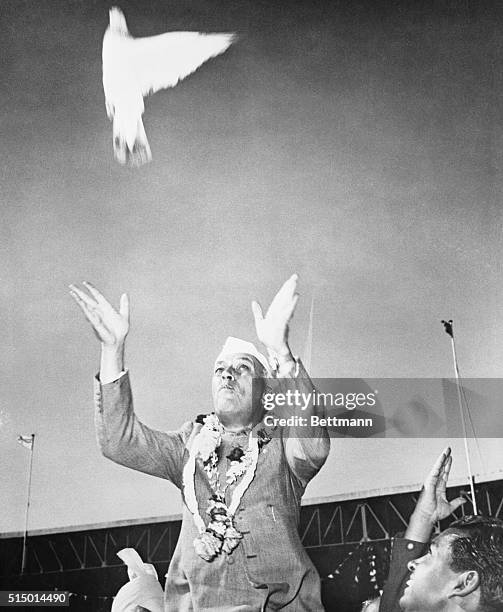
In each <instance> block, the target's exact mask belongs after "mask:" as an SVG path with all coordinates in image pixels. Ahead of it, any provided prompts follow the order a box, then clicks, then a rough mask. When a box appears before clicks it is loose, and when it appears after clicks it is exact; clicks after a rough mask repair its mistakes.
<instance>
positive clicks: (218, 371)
mask: <svg viewBox="0 0 503 612" xmlns="http://www.w3.org/2000/svg"><path fill="white" fill-rule="evenodd" d="M223 371H224V369H223V368H217V369H216V370H215V374H221V373H222V372H223Z"/></svg>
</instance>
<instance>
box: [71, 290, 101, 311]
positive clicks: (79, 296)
mask: <svg viewBox="0 0 503 612" xmlns="http://www.w3.org/2000/svg"><path fill="white" fill-rule="evenodd" d="M70 294H71V295H73V297H74V299H75V301H76V302H77V303H79V302H78V299H80V300H81V301H82V302H84V303H85V304H87V305H88V306H91V308H94V307H95V306H96V305H97V304H96V302H95V301H94V300H93V299H92V298H90V297H89V296H88V295H87V293H84V291H82V290H81V289H79V288H78V287H76V286H75V285H70Z"/></svg>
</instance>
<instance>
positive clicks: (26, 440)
mask: <svg viewBox="0 0 503 612" xmlns="http://www.w3.org/2000/svg"><path fill="white" fill-rule="evenodd" d="M34 437H35V434H31V435H30V436H18V437H17V441H18V442H19V444H21V445H22V446H24V447H25V448H28V449H29V450H32V449H33V438H34Z"/></svg>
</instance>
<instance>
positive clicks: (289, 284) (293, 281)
mask: <svg viewBox="0 0 503 612" xmlns="http://www.w3.org/2000/svg"><path fill="white" fill-rule="evenodd" d="M298 280H299V277H298V275H297V274H292V276H290V278H289V279H288V280H286V281H285V282H284V283H283V284H282V285H281V288H280V290H279V291H278V293H277V294H276V298H278V299H286V298H287V297H291V296H293V295H294V293H295V291H296V289H297V281H298ZM276 298H275V299H276ZM273 301H274V300H273Z"/></svg>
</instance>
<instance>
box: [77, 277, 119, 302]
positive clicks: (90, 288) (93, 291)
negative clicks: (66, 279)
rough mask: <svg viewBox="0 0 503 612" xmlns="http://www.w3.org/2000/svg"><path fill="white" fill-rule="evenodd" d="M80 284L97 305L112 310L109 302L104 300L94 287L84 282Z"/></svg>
mask: <svg viewBox="0 0 503 612" xmlns="http://www.w3.org/2000/svg"><path fill="white" fill-rule="evenodd" d="M82 284H83V285H84V287H85V288H86V289H87V290H88V291H89V293H90V294H91V295H92V296H93V298H94V299H95V300H96V301H97V302H98V304H100V305H101V306H108V307H110V308H113V306H112V304H110V302H109V301H108V300H107V299H106V298H105V296H104V295H103V294H101V293H100V292H99V291H98V290H97V289H96V287H94V286H93V285H91V283H89V282H87V281H84V282H83V283H82Z"/></svg>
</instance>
